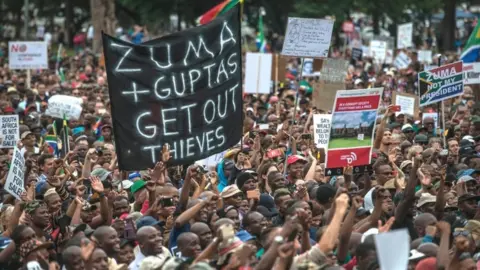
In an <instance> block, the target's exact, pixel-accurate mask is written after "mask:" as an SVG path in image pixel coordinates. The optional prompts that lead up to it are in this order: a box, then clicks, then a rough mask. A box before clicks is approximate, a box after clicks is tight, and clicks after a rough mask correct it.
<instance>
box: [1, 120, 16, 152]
mask: <svg viewBox="0 0 480 270" xmlns="http://www.w3.org/2000/svg"><path fill="white" fill-rule="evenodd" d="M19 139H20V131H19V122H18V115H16V114H15V115H0V148H14V147H15V146H16V145H17V141H18V140H19Z"/></svg>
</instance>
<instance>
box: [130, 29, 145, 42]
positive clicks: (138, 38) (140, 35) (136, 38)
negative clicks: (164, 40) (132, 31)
mask: <svg viewBox="0 0 480 270" xmlns="http://www.w3.org/2000/svg"><path fill="white" fill-rule="evenodd" d="M143 36H144V34H143V32H138V33H137V34H136V35H135V36H132V43H133V44H140V43H142V40H143Z"/></svg>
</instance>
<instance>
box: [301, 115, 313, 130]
mask: <svg viewBox="0 0 480 270" xmlns="http://www.w3.org/2000/svg"><path fill="white" fill-rule="evenodd" d="M312 118H313V110H312V111H311V112H310V114H309V115H308V118H307V122H305V126H303V133H308V127H309V126H310V123H311V122H312Z"/></svg>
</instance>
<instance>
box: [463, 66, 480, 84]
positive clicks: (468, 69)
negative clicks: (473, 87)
mask: <svg viewBox="0 0 480 270" xmlns="http://www.w3.org/2000/svg"><path fill="white" fill-rule="evenodd" d="M463 72H464V73H465V75H464V76H463V84H480V63H463Z"/></svg>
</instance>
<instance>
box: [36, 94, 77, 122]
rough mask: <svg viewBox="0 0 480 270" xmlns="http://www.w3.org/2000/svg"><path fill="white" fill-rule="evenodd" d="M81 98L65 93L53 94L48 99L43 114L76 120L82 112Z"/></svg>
mask: <svg viewBox="0 0 480 270" xmlns="http://www.w3.org/2000/svg"><path fill="white" fill-rule="evenodd" d="M82 102H83V101H82V99H81V98H77V97H72V96H66V95H54V96H52V97H51V98H49V99H48V108H47V110H46V111H45V114H46V115H48V116H51V117H55V118H61V119H63V118H64V117H65V118H66V119H67V120H71V119H73V120H78V119H80V115H81V114H82Z"/></svg>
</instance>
